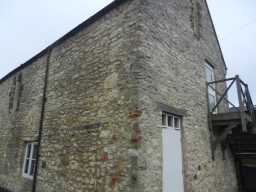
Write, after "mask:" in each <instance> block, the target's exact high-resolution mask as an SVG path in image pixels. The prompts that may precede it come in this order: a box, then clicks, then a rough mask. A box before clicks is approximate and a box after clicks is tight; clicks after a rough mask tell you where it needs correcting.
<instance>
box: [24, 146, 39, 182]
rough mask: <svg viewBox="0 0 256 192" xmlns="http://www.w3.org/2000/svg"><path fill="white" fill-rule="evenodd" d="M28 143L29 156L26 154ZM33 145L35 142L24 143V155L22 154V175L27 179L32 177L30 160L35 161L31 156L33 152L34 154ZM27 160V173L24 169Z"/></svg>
mask: <svg viewBox="0 0 256 192" xmlns="http://www.w3.org/2000/svg"><path fill="white" fill-rule="evenodd" d="M29 145H30V154H29V157H27V156H28V146H29ZM35 145H37V144H36V143H32V142H31V143H26V150H25V155H24V160H23V161H24V162H23V169H22V176H23V177H25V178H27V179H33V178H34V175H33V174H32V175H30V172H31V169H32V161H35V160H36V159H34V158H33V154H34V152H35V151H34V149H35ZM27 161H28V170H27V173H25V169H26V163H27Z"/></svg>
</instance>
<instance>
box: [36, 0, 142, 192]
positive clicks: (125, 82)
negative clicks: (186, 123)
mask: <svg viewBox="0 0 256 192" xmlns="http://www.w3.org/2000/svg"><path fill="white" fill-rule="evenodd" d="M136 4H137V2H136V1H129V2H127V3H125V4H123V5H122V6H119V7H117V8H116V9H115V10H113V11H112V12H110V13H109V14H107V15H105V16H104V17H103V18H100V19H99V20H98V21H97V22H96V23H94V24H92V25H90V26H89V27H88V28H86V29H85V30H82V31H81V32H79V33H77V34H76V35H75V36H73V37H72V38H69V39H67V40H66V41H65V42H63V43H62V44H61V45H59V46H57V47H55V48H54V49H53V50H52V52H51V56H50V64H49V79H48V84H49V86H48V88H47V95H46V96H47V103H46V111H45V121H44V126H43V137H42V147H41V159H40V165H39V166H40V169H39V177H38V187H37V188H38V191H41V192H45V191H47V192H63V191H65V192H73V191H76V192H92V191H95V192H96V191H97V192H103V191H105V192H107V191H120V192H121V191H124V192H127V191H133V190H132V189H131V183H132V182H133V181H132V173H131V170H132V167H133V166H135V163H133V162H134V160H133V158H132V157H131V156H130V155H129V149H130V150H132V149H133V148H134V147H135V146H136V139H137V138H136V130H137V126H136V115H135V114H134V113H137V109H136V106H137V104H136V103H137V102H136V101H137V92H136V84H135V82H134V78H133V74H132V73H131V71H130V65H131V62H133V58H132V57H134V55H132V54H131V56H130V53H131V52H132V51H134V50H135V49H136V46H137V44H138V43H139V42H138V40H137V34H136V33H137V24H136V22H137V19H136V17H137V11H138V9H137V8H136Z"/></svg>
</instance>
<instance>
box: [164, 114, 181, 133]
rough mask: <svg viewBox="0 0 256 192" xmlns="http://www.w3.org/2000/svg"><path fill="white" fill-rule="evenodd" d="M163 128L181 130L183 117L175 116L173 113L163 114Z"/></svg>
mask: <svg viewBox="0 0 256 192" xmlns="http://www.w3.org/2000/svg"><path fill="white" fill-rule="evenodd" d="M162 127H167V128H173V129H180V128H181V117H179V116H176V115H173V114H171V113H167V112H162Z"/></svg>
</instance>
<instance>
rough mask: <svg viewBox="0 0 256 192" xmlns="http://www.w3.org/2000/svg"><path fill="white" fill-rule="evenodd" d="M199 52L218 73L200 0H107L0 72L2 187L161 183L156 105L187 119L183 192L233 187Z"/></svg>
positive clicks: (69, 190)
mask: <svg viewBox="0 0 256 192" xmlns="http://www.w3.org/2000/svg"><path fill="white" fill-rule="evenodd" d="M206 61H207V62H208V63H210V64H211V65H212V66H213V68H214V71H215V79H223V78H225V73H226V67H225V63H224V60H223V57H222V53H221V50H220V48H219V44H218V40H217V37H216V34H215V31H214V27H213V24H212V21H211V18H210V15H209V11H208V8H207V5H206V2H205V1H203V0H116V1H114V2H113V3H112V4H110V5H109V6H108V7H106V8H105V9H103V10H102V11H100V12H99V13H97V14H96V15H95V16H93V17H92V18H90V19H89V20H87V21H86V22H85V23H83V24H81V25H80V26H78V27H77V28H76V29H74V30H73V31H71V32H70V33H69V34H67V35H66V36H64V37H63V38H62V39H60V40H58V41H57V42H56V43H54V44H53V45H51V46H49V47H48V48H47V49H45V50H44V51H42V52H41V53H40V54H38V55H37V56H35V57H34V58H32V59H31V60H29V61H28V62H27V63H25V64H24V65H22V66H20V67H19V68H17V69H16V70H14V71H13V72H11V73H10V74H8V75H7V76H6V77H4V78H3V79H2V80H0V154H1V155H0V191H1V190H6V191H10V192H30V191H34V192H35V191H36V192H161V191H163V189H162V180H163V177H162V170H163V158H162V156H163V153H162V151H163V150H162V129H163V128H161V126H160V125H161V121H162V120H161V118H162V111H167V112H170V113H174V114H177V115H179V116H181V117H182V128H181V135H182V136H181V137H182V154H183V155H182V156H183V158H182V165H183V178H184V191H185V192H236V191H238V189H237V188H238V187H237V179H236V172H235V168H234V161H233V157H232V155H231V153H230V152H229V151H228V153H227V155H226V159H225V160H223V157H222V153H221V150H220V147H219V146H218V149H217V152H216V155H215V160H213V159H212V155H211V146H210V140H209V138H210V134H209V129H208V123H207V110H208V109H207V96H206V79H205V62H206ZM29 143H34V144H36V145H35V146H37V148H38V149H39V151H38V153H37V150H36V149H34V154H33V155H32V156H30V157H25V154H29V151H28V150H32V148H31V149H29V148H28V147H27V146H28V145H27V144H29ZM31 146H32V145H31ZM33 146H34V145H33ZM35 148H36V147H35ZM31 154H32V153H31ZM28 156H29V155H28ZM25 158H27V159H28V161H27V162H28V164H27V165H26V159H25ZM24 167H25V168H24ZM26 167H28V170H30V169H32V170H31V171H32V172H34V174H33V175H32V176H31V178H29V173H27V174H26V170H24V169H26ZM24 173H25V174H24Z"/></svg>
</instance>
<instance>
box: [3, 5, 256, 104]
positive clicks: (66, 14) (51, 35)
mask: <svg viewBox="0 0 256 192" xmlns="http://www.w3.org/2000/svg"><path fill="white" fill-rule="evenodd" d="M111 1H112V0H97V1H91V0H74V1H70V0H37V1H35V0H23V1H19V0H1V1H0V23H1V28H0V42H1V43H0V59H1V60H0V67H1V68H0V69H1V70H0V78H1V77H3V76H4V75H6V74H7V73H8V72H10V71H11V70H12V69H14V68H16V67H17V66H19V65H20V64H22V63H24V62H25V61H27V60H28V59H30V58H31V57H32V56H34V55H35V54H37V53H38V52H40V51H41V50H42V49H44V48H45V47H47V46H48V45H49V44H51V43H53V42H54V41H55V40H57V39H58V38H60V37H61V36H63V35H64V34H66V33H67V32H68V31H70V30H71V29H73V28H74V27H75V26H77V25H78V24H79V23H81V22H83V21H84V20H86V19H87V18H88V17H89V16H91V15H93V14H94V13H95V12H97V11H98V10H100V9H101V8H103V7H104V6H106V5H107V4H109V3H110V2H111ZM208 3H209V7H210V10H211V14H212V16H213V20H214V24H215V27H216V31H217V33H218V36H219V40H220V43H221V47H222V50H223V54H224V57H225V60H226V63H227V66H228V75H229V76H233V75H235V74H240V75H241V77H242V79H244V80H245V81H246V82H247V83H248V84H249V86H250V89H251V94H252V95H253V98H254V101H255V103H256V83H254V82H255V80H254V75H255V76H256V74H254V73H255V72H256V64H255V63H256V57H254V54H255V51H256V48H255V47H256V46H255V45H254V42H256V35H255V32H256V12H255V10H256V1H255V0H208Z"/></svg>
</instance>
